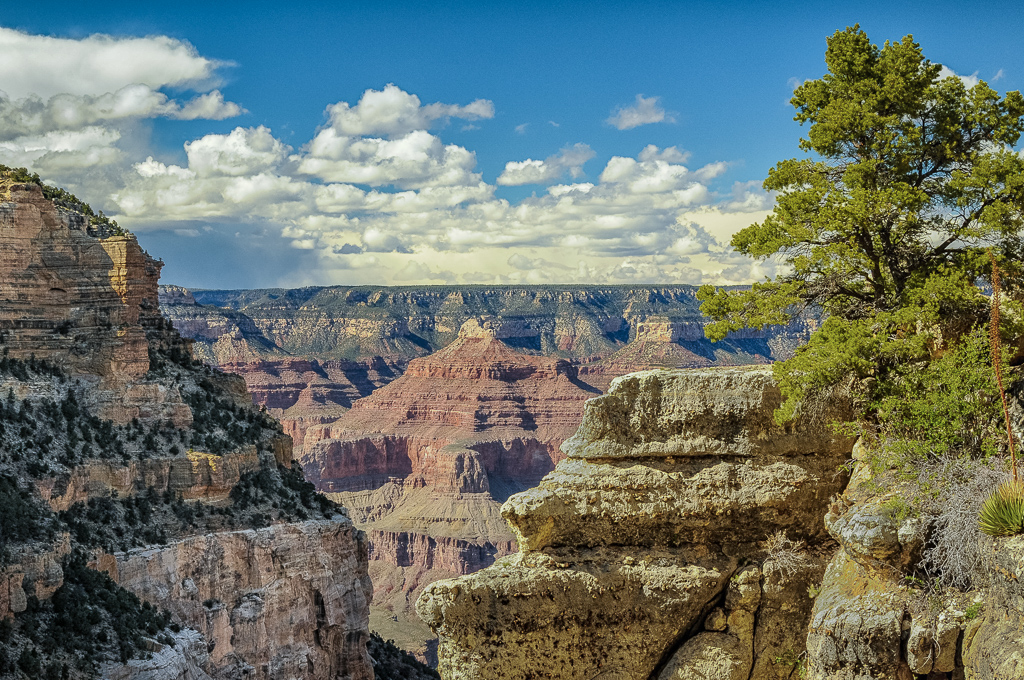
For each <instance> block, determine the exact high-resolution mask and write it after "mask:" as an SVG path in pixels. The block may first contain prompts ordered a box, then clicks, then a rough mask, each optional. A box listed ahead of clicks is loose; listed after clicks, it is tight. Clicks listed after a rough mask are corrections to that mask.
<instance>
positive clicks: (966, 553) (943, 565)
mask: <svg viewBox="0 0 1024 680" xmlns="http://www.w3.org/2000/svg"><path fill="white" fill-rule="evenodd" d="M941 472H942V476H943V477H944V478H945V479H946V480H948V481H947V483H946V485H944V486H943V488H942V489H941V494H940V496H941V505H939V507H938V508H935V509H934V510H937V512H935V514H934V515H933V517H932V520H931V521H932V524H931V532H930V535H929V540H928V543H927V545H926V546H925V550H924V554H923V555H922V557H923V559H922V562H921V566H922V567H923V568H924V569H925V570H926V571H927V572H928V573H929V574H931V575H933V576H935V577H936V578H938V579H939V581H940V582H941V583H942V584H943V585H947V586H952V587H954V588H958V589H960V590H970V589H971V588H974V587H981V586H985V585H987V581H988V579H989V576H990V574H991V566H992V565H990V564H989V561H990V554H991V550H990V549H989V548H990V539H989V538H988V537H987V536H985V535H984V534H982V533H981V531H980V529H979V525H978V514H979V512H980V511H981V507H982V505H983V504H984V503H985V498H986V496H987V495H988V493H989V491H990V490H991V489H992V488H993V487H994V486H998V485H1000V484H1002V483H1004V482H1006V481H1008V479H1009V475H1008V474H1007V473H1006V472H1002V471H1000V470H996V469H993V468H991V467H989V466H988V465H986V464H984V463H982V462H980V461H972V460H959V461H946V464H945V466H944V469H943V470H942V471H941ZM927 474H928V473H926V472H922V475H923V476H925V475H927ZM933 474H934V473H933Z"/></svg>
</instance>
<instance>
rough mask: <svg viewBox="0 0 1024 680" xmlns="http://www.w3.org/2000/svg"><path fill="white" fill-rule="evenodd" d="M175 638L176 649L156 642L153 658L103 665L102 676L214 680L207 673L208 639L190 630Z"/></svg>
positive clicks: (130, 679)
mask: <svg viewBox="0 0 1024 680" xmlns="http://www.w3.org/2000/svg"><path fill="white" fill-rule="evenodd" d="M173 639H174V645H173V646H171V645H164V644H160V643H154V647H155V649H154V650H153V651H152V652H151V655H152V658H149V659H132V660H131V661H129V662H128V663H126V664H113V663H108V664H103V666H102V667H101V668H100V673H101V675H102V676H103V678H105V679H106V680H212V678H211V677H210V675H209V674H208V673H207V672H206V671H205V670H203V669H204V668H205V667H206V666H207V665H208V663H209V660H210V655H209V653H208V652H207V651H206V639H205V638H204V637H203V636H202V635H201V634H200V633H199V632H198V631H195V630H192V629H190V628H186V629H184V630H182V631H181V632H179V633H176V634H175V635H174V636H173Z"/></svg>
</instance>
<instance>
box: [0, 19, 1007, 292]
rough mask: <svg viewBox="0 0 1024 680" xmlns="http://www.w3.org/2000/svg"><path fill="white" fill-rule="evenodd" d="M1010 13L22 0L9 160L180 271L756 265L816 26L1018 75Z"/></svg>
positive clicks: (969, 70) (570, 275) (731, 278)
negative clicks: (748, 241) (772, 180)
mask: <svg viewBox="0 0 1024 680" xmlns="http://www.w3.org/2000/svg"><path fill="white" fill-rule="evenodd" d="M1022 14H1024V11H1022V10H1021V9H1020V8H1019V6H1018V5H1017V4H1016V3H985V4H982V5H977V4H975V5H973V6H968V5H967V4H966V3H954V2H932V3H894V2H887V3H883V2H879V3H853V2H849V3H810V2H807V3H786V2H776V3H750V2H732V3H730V2H686V3H683V2H676V3H632V4H626V3H607V2H606V3H602V2H587V3H551V2H547V3H515V4H513V3H490V4H488V3H439V2H431V3H384V2H373V3H309V2H307V3H302V4H301V6H292V5H290V4H287V3H261V2H249V3H237V4H233V3H211V2H206V3H191V2H176V3H166V4H163V3H161V4H159V5H157V4H155V3H153V4H141V3H134V4H128V3H103V2H90V3H47V2H41V3H36V4H24V5H21V6H19V11H18V12H17V13H16V15H12V14H8V15H6V16H5V17H4V18H3V19H0V26H2V30H4V31H6V33H4V34H2V35H0V43H2V45H0V46H2V51H0V91H3V92H4V93H6V98H0V105H6V108H5V109H0V162H5V163H8V164H16V165H28V166H30V167H32V168H33V169H34V170H37V171H39V172H40V174H41V175H43V176H44V177H45V178H47V179H48V180H51V181H54V182H59V183H61V184H65V185H67V186H70V187H71V188H72V189H73V190H75V191H76V192H78V193H80V194H81V195H82V197H83V198H86V200H88V201H90V202H91V203H93V204H94V207H102V208H103V209H105V210H106V211H107V212H108V213H111V214H115V215H116V216H118V218H119V219H120V221H121V222H122V223H123V224H125V225H126V226H128V227H129V228H131V229H133V231H135V232H136V233H137V234H138V236H139V239H140V241H141V242H142V244H143V245H144V246H145V247H147V248H148V249H149V250H150V251H151V252H152V253H153V254H155V255H157V256H159V257H162V258H163V259H164V260H165V261H166V263H167V264H166V268H165V272H164V279H165V280H166V281H168V282H174V283H180V284H184V285H192V286H202V287H249V286H268V285H288V286H294V285H308V284H326V283H351V284H355V283H396V284H421V283H460V282H461V283H498V282H524V283H526V282H533V283H544V282H581V283H584V282H587V283H590V282H592V283H603V282H609V283H629V282H644V283H656V282H688V283H701V282H714V283H738V282H745V281H750V280H752V279H756V278H760V277H762V276H764V275H765V274H770V273H771V268H770V265H769V266H760V265H757V264H756V263H750V262H749V261H746V260H744V259H743V258H740V257H738V256H737V255H736V254H734V253H730V252H729V249H728V247H727V243H728V239H729V236H730V234H731V233H732V232H734V231H735V230H736V229H738V228H741V227H743V226H746V224H749V223H750V222H753V221H756V220H758V219H761V217H763V215H764V214H765V212H766V211H767V210H768V209H769V208H770V204H771V198H770V197H769V196H765V195H764V194H763V193H762V192H760V190H759V189H758V186H759V184H760V181H761V180H762V179H763V178H764V177H765V175H766V173H767V171H768V169H769V168H770V167H771V166H772V165H773V164H774V163H775V162H776V161H778V160H781V159H783V158H787V157H792V156H795V155H798V152H797V149H796V142H797V140H798V138H799V136H800V134H801V129H800V127H799V126H798V125H797V124H796V123H795V122H793V120H792V114H793V112H792V108H791V107H790V106H789V104H788V99H789V96H790V93H791V91H792V88H793V85H794V83H796V82H799V81H801V80H804V79H808V78H815V77H819V76H820V75H822V73H823V72H824V62H823V55H824V49H825V38H826V36H828V35H830V34H831V33H832V32H834V31H835V30H839V29H842V28H844V27H845V26H847V25H851V24H854V23H858V22H859V23H860V24H861V26H862V27H863V28H864V29H865V30H866V31H867V33H868V35H869V36H870V37H871V38H872V40H873V41H876V42H882V41H884V40H886V39H899V38H900V37H902V36H903V35H905V34H907V33H912V34H913V35H914V37H915V39H916V40H917V41H918V42H920V43H921V44H922V47H923V49H924V51H925V54H926V55H927V56H928V57H929V58H930V59H932V60H933V61H936V62H940V63H942V64H944V65H945V66H947V67H948V68H950V69H951V70H952V71H953V72H955V73H956V74H958V75H961V76H968V77H969V76H972V75H975V76H976V77H979V78H982V79H985V80H987V81H988V82H990V83H991V84H992V85H993V86H995V87H996V88H997V89H999V90H1001V91H1005V90H1013V89H1019V88H1020V80H1021V79H1022V78H1024V58H1022V56H1021V52H1020V50H1019V48H1018V45H1019V35H1018V34H1019V30H1020V26H1021V21H1020V19H1021V18H1022ZM97 34H99V35H101V36H110V37H107V38H102V37H97ZM44 36H49V37H51V38H57V39H58V40H56V41H49V42H47V41H46V40H45V39H44V38H43V37H44ZM5 41H6V42H5ZM119 46H120V47H119ZM5 62H6V63H5ZM83 64H84V65H85V66H83ZM97 73H98V74H99V75H96V74H97ZM389 84H393V85H394V87H393V88H389V89H387V90H385V87H386V86H388V85H389ZM367 93H369V95H367ZM374 93H376V94H374ZM33 95H38V98H36V99H33ZM105 96H106V97H107V98H106V99H104V97H105ZM364 96H368V98H367V99H366V100H365V106H363V105H361V104H360V100H362V99H364ZM417 100H418V101H417ZM19 102H20V103H19ZM435 103H436V104H439V106H438V107H434V108H431V107H430V105H432V104H435ZM328 107H334V108H333V109H332V110H333V111H334V114H333V116H332V115H330V114H328V113H327V110H328ZM40 111H46V112H49V113H47V114H46V115H45V116H44V118H46V120H47V121H49V122H48V123H39V122H38V120H39V119H38V115H37V117H36V118H32V115H30V114H33V112H34V114H39V112H40ZM54 112H56V113H54ZM69 112H70V113H69ZM19 116H20V118H19ZM47 116H49V117H48V118H47ZM61 116H63V117H61ZM72 119H73V120H72ZM69 120H70V121H71V122H68V121H69ZM12 121H21V123H20V124H15V123H12ZM47 126H49V127H47ZM5 127H6V128H7V129H6V130H5V129H4V128H5ZM186 144H189V145H190V149H191V152H190V153H186V150H185V145H186ZM510 164H512V165H510Z"/></svg>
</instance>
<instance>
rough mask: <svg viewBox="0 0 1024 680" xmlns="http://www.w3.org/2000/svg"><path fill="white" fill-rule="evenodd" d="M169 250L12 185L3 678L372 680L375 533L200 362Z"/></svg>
mask: <svg viewBox="0 0 1024 680" xmlns="http://www.w3.org/2000/svg"><path fill="white" fill-rule="evenodd" d="M160 266H161V263H160V262H159V261H156V260H153V259H152V258H151V257H150V256H149V255H148V254H146V253H145V252H144V251H142V250H141V248H139V245H138V243H137V242H136V241H135V239H134V237H132V236H130V235H121V234H111V233H107V232H104V231H103V230H99V232H97V230H96V229H93V228H90V227H89V226H88V224H87V221H86V219H85V217H84V216H83V215H81V214H77V213H74V212H68V211H65V210H63V209H62V208H58V207H56V206H55V205H54V204H53V203H51V202H50V201H48V200H46V199H45V198H44V196H43V193H42V192H41V190H40V187H38V186H36V185H32V184H25V185H14V187H13V188H12V190H11V193H10V200H7V201H5V202H2V203H0V349H2V355H0V508H3V513H4V523H5V526H4V530H3V531H2V532H0V618H4V619H6V620H7V621H8V623H9V624H10V625H5V627H4V629H3V633H2V635H3V640H2V642H0V675H3V674H6V673H8V672H12V668H14V665H13V664H15V663H17V664H18V666H17V667H18V668H21V670H22V672H26V673H29V671H26V670H25V668H29V669H30V670H31V669H38V672H39V673H40V674H42V673H45V674H47V677H62V676H63V677H71V678H84V677H96V676H97V675H101V676H102V677H110V678H119V679H124V680H127V679H129V678H132V679H141V678H161V679H167V680H173V679H180V680H186V679H191V680H202V679H203V678H210V677H218V678H225V677H249V678H259V679H266V680H270V679H272V678H273V679H276V678H303V679H307V680H320V679H324V680H326V679H328V678H330V679H331V680H334V679H335V678H353V679H355V680H370V679H371V678H372V677H373V670H372V666H371V664H370V660H369V658H368V657H367V651H366V645H367V641H368V638H369V633H368V629H367V618H368V602H369V598H370V595H371V592H372V589H371V585H370V581H369V577H368V573H367V560H368V555H367V544H366V539H365V535H364V534H363V533H362V532H361V531H359V530H358V529H357V528H356V527H355V526H354V525H353V523H352V522H351V520H350V519H349V518H348V517H347V515H346V514H345V511H344V509H343V508H339V507H338V506H336V505H334V504H333V503H331V502H329V501H327V500H326V499H324V498H322V497H321V496H319V495H318V494H316V493H315V490H314V489H313V487H312V485H310V484H308V483H307V482H305V481H304V480H303V479H302V476H301V472H300V471H299V470H298V469H297V468H296V467H293V466H292V448H291V441H290V439H289V438H287V437H286V436H284V435H283V434H282V433H281V432H280V426H279V424H278V423H276V422H275V421H273V420H272V419H271V418H269V417H268V416H266V415H265V414H263V413H261V412H260V411H259V410H257V409H256V407H255V406H254V405H253V403H252V399H251V397H250V395H249V394H248V392H247V391H246V388H245V384H244V382H243V381H241V380H240V379H238V378H237V377H233V376H229V375H225V374H223V373H221V372H219V371H216V370H213V369H211V368H210V367H208V366H202V365H200V364H198V363H197V362H193V360H192V356H191V347H190V343H189V342H188V341H185V340H183V339H182V338H181V337H180V336H179V335H178V334H177V333H176V332H175V331H174V329H173V328H172V327H171V326H170V324H168V323H167V322H166V320H165V319H164V318H163V316H162V315H161V314H160V310H159V307H158V299H157V282H158V277H159V273H160ZM104 573H106V574H107V575H109V577H110V578H108V577H107V576H104ZM111 579H112V580H111ZM138 598H141V600H140V599H138ZM143 603H145V604H143ZM162 610H166V611H167V612H168V614H167V616H165V615H164V614H163V613H160V612H161V611H162ZM146 654H152V657H151V658H146ZM133 657H134V658H133ZM32 672H35V671H34V670H33V671H32ZM54 673H55V674H56V675H55V676H53V675H52V674H54ZM29 674H30V675H31V673H29Z"/></svg>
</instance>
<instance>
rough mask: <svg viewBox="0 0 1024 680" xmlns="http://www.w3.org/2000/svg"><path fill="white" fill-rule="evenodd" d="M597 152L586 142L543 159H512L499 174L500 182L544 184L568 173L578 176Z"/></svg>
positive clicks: (503, 183) (505, 184)
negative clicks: (584, 165)
mask: <svg viewBox="0 0 1024 680" xmlns="http://www.w3.org/2000/svg"><path fill="white" fill-rule="evenodd" d="M595 155H596V154H595V153H594V150H593V149H591V148H590V147H589V146H587V145H586V144H574V145H573V146H570V147H566V148H564V149H562V150H561V151H559V152H558V153H556V154H554V155H552V156H548V157H547V158H545V159H544V160H542V161H537V160H533V159H531V158H528V159H526V160H525V161H510V162H509V163H506V164H505V170H504V171H503V172H502V173H501V175H499V176H498V184H501V185H504V186H518V185H521V184H544V183H546V182H554V181H556V180H559V179H561V178H562V177H563V176H564V175H565V174H566V173H568V174H569V176H571V177H573V178H576V177H579V176H580V175H582V174H583V164H584V163H586V162H587V161H589V160H590V159H591V158H593V157H594V156H595Z"/></svg>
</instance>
